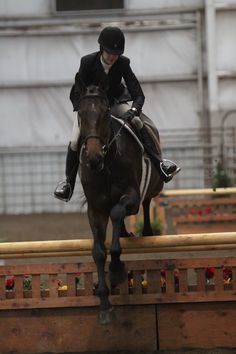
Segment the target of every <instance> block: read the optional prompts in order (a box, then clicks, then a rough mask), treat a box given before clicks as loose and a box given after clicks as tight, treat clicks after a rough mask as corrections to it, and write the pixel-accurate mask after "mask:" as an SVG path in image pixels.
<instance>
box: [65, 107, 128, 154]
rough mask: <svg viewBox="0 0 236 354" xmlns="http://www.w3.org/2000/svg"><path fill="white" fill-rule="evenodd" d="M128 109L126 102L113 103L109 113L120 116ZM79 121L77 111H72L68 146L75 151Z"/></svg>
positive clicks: (78, 133)
mask: <svg viewBox="0 0 236 354" xmlns="http://www.w3.org/2000/svg"><path fill="white" fill-rule="evenodd" d="M128 109H130V106H129V104H128V103H115V104H114V105H113V106H112V107H111V114H112V115H114V116H116V117H121V116H122V115H123V114H124V113H125V112H127V111H128ZM79 121H80V119H79V117H78V112H74V124H73V129H72V134H71V139H70V147H71V150H73V151H77V149H78V140H79V135H80V127H79Z"/></svg>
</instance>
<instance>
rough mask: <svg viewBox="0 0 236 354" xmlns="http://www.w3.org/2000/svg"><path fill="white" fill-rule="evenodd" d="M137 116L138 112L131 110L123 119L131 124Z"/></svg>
mask: <svg viewBox="0 0 236 354" xmlns="http://www.w3.org/2000/svg"><path fill="white" fill-rule="evenodd" d="M136 115H137V110H136V109H132V108H130V109H129V110H128V111H127V112H125V113H124V114H123V116H122V119H123V120H124V121H125V122H129V123H131V121H132V119H133V118H134V117H135V116H136Z"/></svg>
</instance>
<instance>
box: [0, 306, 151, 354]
mask: <svg viewBox="0 0 236 354" xmlns="http://www.w3.org/2000/svg"><path fill="white" fill-rule="evenodd" d="M0 343H1V353H4V354H10V353H18V354H29V353H35V354H40V353H45V352H51V353H62V352H65V353H67V352H74V353H75V352H77V353H78V352H87V351H96V352H97V353H98V352H107V351H110V350H111V351H113V350H114V348H115V349H116V350H117V351H118V350H120V351H121V350H130V351H134V352H135V351H137V348H138V350H140V351H141V350H143V351H153V350H156V349H157V339H156V313H155V306H147V307H145V308H144V307H143V306H125V307H116V309H115V316H114V318H113V321H112V323H111V324H109V325H106V326H102V325H100V324H98V320H97V308H75V309H67V308H62V309H60V310H59V309H56V310H55V309H50V310H47V309H41V310H36V311H35V310H34V311H33V310H21V311H19V310H16V311H14V312H12V311H5V312H4V313H2V314H1V321H0Z"/></svg>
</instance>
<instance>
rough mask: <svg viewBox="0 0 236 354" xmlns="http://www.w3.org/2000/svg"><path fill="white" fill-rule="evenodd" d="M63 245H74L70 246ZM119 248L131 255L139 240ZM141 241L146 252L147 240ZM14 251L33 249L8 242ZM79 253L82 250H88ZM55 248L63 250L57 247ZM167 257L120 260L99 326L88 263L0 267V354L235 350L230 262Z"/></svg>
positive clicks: (235, 276)
mask: <svg viewBox="0 0 236 354" xmlns="http://www.w3.org/2000/svg"><path fill="white" fill-rule="evenodd" d="M204 236H206V237H205V238H204ZM235 236H236V235H235V233H231V234H225V235H220V234H219V235H218V234H212V235H188V236H181V237H180V236H176V235H175V236H159V237H156V238H155V237H154V238H153V240H154V243H155V242H157V243H159V244H162V246H164V245H165V244H168V243H170V244H172V243H173V244H179V243H183V244H186V246H189V247H190V246H193V244H196V243H199V244H201V245H202V246H204V245H205V244H207V243H208V242H209V245H210V244H214V243H215V241H217V242H224V239H226V240H227V242H230V243H229V244H230V245H231V247H234V248H235V245H236V238H235ZM160 239H161V241H160ZM181 240H182V241H181ZM196 240H197V242H196ZM207 240H208V241H207ZM68 242H69V243H70V242H71V245H72V246H76V245H74V242H75V241H74V240H71V241H70V240H68V241H67V244H68ZM123 242H124V244H125V243H127V245H128V243H130V242H131V243H132V244H133V245H132V247H133V249H136V250H137V249H138V244H139V243H140V239H136V241H134V240H133V241H128V240H123ZM142 242H144V244H146V247H144V248H149V250H150V252H152V249H151V248H150V240H149V239H145V238H144V241H142ZM57 243H58V242H57ZM136 243H137V244H136ZM127 245H126V246H127ZM232 245H233V246H232ZM0 246H1V252H3V251H4V250H5V252H8V254H11V249H10V248H8V247H6V246H7V245H0ZM139 246H140V245H139ZM144 246H145V245H144ZM20 247H25V248H26V249H28V251H29V250H30V249H31V250H32V249H34V248H32V242H31V243H28V245H27V244H25V245H23V246H21V245H20V244H19V243H18V244H17V243H16V244H13V251H14V252H16V250H17V249H18V251H20V249H19V248H20ZM42 247H43V248H45V249H46V248H47V249H48V250H49V249H50V245H49V243H48V242H47V243H46V242H42ZM86 247H87V249H88V251H89V249H90V248H91V245H87V246H86ZM206 247H207V246H206ZM72 248H73V247H72ZM124 249H126V248H125V247H124ZM60 250H61V252H66V251H67V250H68V248H67V247H64V246H63V247H62V245H61V244H60ZM140 250H141V252H142V248H140ZM35 251H36V252H38V251H39V248H38V247H35ZM51 251H52V252H54V251H55V246H54V247H52V249H51ZM136 252H137V251H136ZM5 254H6V253H5ZM34 256H35V255H34ZM168 256H169V257H170V254H169V255H168ZM168 256H166V257H164V259H162V260H158V258H157V257H158V255H157V254H156V255H155V259H153V260H152V259H148V260H147V259H146V260H144V259H142V254H139V257H138V258H137V259H136V260H132V261H131V260H129V261H126V262H125V263H126V267H127V270H128V275H127V279H126V281H125V282H124V283H123V284H122V285H120V286H119V287H116V288H112V289H111V295H110V300H111V303H112V304H113V306H114V318H113V321H112V322H111V324H109V325H106V326H102V325H99V324H98V322H97V313H98V308H97V305H98V299H97V297H96V296H95V295H96V283H97V274H96V268H95V264H94V263H90V262H88V263H87V262H83V261H82V260H81V259H80V262H79V263H76V264H75V263H60V264H58V263H55V264H52V263H49V264H45V263H44V264H31V265H29V264H28V265H20V266H19V265H17V266H16V265H8V266H1V267H0V313H1V322H0V340H1V353H4V354H7V353H12V352H16V351H17V353H19V354H28V353H38V354H40V353H44V352H46V351H47V352H56V353H59V352H88V351H96V352H99V351H101V352H104V351H108V350H111V351H112V350H114V348H115V349H116V350H131V351H134V352H137V351H140V350H145V351H152V350H157V349H175V350H177V349H181V348H217V347H228V348H233V347H235V346H236V337H235V320H236V305H235V289H236V258H235V257H223V256H218V257H214V256H210V255H209V256H208V257H207V258H206V257H204V258H201V257H198V253H196V252H195V256H194V257H193V256H191V258H186V257H183V255H182V257H179V258H178V259H171V258H168ZM21 257H24V256H23V255H21ZM106 270H108V267H107V268H106ZM170 337H171V340H170ZM121 338H122V340H121Z"/></svg>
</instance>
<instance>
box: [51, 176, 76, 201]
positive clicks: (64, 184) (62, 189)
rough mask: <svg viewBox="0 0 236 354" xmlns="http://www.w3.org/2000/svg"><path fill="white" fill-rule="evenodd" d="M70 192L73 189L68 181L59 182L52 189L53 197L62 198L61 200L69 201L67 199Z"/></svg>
mask: <svg viewBox="0 0 236 354" xmlns="http://www.w3.org/2000/svg"><path fill="white" fill-rule="evenodd" d="M65 188H67V191H66V196H63V193H65ZM67 194H68V195H67ZM72 194H73V189H72V187H71V184H70V183H69V182H68V181H61V182H59V183H58V185H57V187H56V189H55V191H54V197H55V198H57V199H59V200H62V201H63V202H69V200H70V199H71V197H72Z"/></svg>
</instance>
